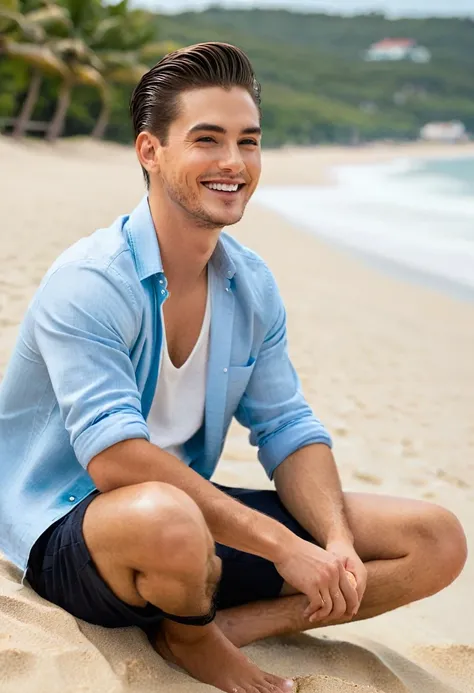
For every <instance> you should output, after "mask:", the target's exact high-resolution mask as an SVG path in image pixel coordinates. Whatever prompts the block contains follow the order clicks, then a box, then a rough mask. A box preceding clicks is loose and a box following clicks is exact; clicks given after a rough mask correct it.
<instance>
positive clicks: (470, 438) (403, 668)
mask: <svg viewBox="0 0 474 693" xmlns="http://www.w3.org/2000/svg"><path fill="white" fill-rule="evenodd" d="M453 152H454V153H456V154H458V153H460V154H465V153H470V154H471V155H472V154H473V153H474V147H473V145H465V146H462V147H440V146H435V145H410V146H403V147H394V146H391V145H383V146H378V147H366V148H361V149H354V150H345V149H342V148H337V149H335V148H333V149H331V148H321V149H314V150H295V149H288V150H282V151H278V152H268V153H266V155H265V163H264V165H265V169H264V175H263V183H265V182H266V183H271V184H297V183H298V184H302V183H307V184H330V182H331V173H330V170H329V168H328V167H330V166H331V165H332V164H335V163H357V162H370V161H381V160H388V159H391V158H393V157H395V156H399V155H402V156H415V157H419V156H442V155H450V154H452V153H453ZM142 191H143V187H142V182H141V178H140V172H139V168H138V165H137V164H136V163H135V159H134V153H133V151H132V150H130V149H128V148H124V147H118V146H115V145H109V144H97V143H92V142H90V141H84V140H72V141H68V142H62V143H60V144H59V145H58V146H55V147H47V146H45V145H44V144H42V143H31V142H28V143H26V144H20V145H19V144H13V143H12V142H11V141H9V140H5V139H1V138H0V216H1V219H2V232H1V234H2V235H1V238H2V243H1V245H0V267H1V274H0V377H1V374H2V373H3V371H4V368H5V365H6V363H7V360H8V356H9V354H10V352H11V349H12V346H13V344H14V340H15V337H16V333H17V329H18V324H19V321H20V320H21V318H22V315H23V313H24V311H25V309H26V307H27V305H28V302H29V300H30V298H31V296H32V295H33V292H34V290H35V288H36V286H37V285H38V283H39V281H40V279H41V277H42V275H43V273H44V272H45V270H46V269H47V267H48V266H49V264H50V263H51V262H52V260H53V259H54V258H55V257H56V256H57V255H58V254H59V253H60V252H61V250H62V249H63V248H65V247H66V246H68V245H69V244H70V243H72V242H73V241H75V240H76V239H77V238H79V237H80V236H82V235H85V234H88V233H90V232H91V231H92V230H94V229H95V228H97V227H98V226H101V225H108V224H109V223H110V222H111V221H112V220H113V219H114V218H115V217H116V216H117V215H119V214H122V213H125V212H128V211H130V210H131V209H132V208H133V206H134V205H135V204H136V202H137V201H138V200H139V198H140V196H141V194H142ZM232 232H233V233H235V235H236V236H237V237H238V238H239V239H240V240H241V241H243V242H244V243H246V244H248V245H250V246H251V247H252V248H254V249H255V250H256V251H257V252H259V253H260V254H262V255H263V256H264V257H265V258H266V260H267V261H268V263H269V264H270V266H271V267H272V269H273V271H274V272H275V274H276V276H277V278H278V281H279V284H280V287H281V291H282V293H283V296H284V299H285V302H286V306H287V310H288V324H289V335H290V351H291V355H292V357H293V360H294V363H295V365H296V367H297V369H298V371H299V373H300V375H301V379H302V383H303V387H304V390H305V393H306V395H307V398H308V400H309V401H310V403H311V404H312V405H313V407H314V409H315V411H316V412H317V414H318V415H319V416H320V417H321V418H322V419H323V421H324V422H325V423H326V424H327V426H328V427H329V429H330V430H331V432H332V433H333V435H334V440H335V455H336V458H337V461H338V464H339V469H340V473H341V477H342V480H343V485H344V488H345V489H346V490H357V491H364V492H375V493H390V494H398V495H403V496H410V497H414V498H420V499H428V500H433V501H435V502H439V503H442V504H443V505H445V506H447V507H449V508H451V509H452V510H454V511H456V512H457V514H458V516H459V517H460V519H461V520H462V522H463V524H464V526H465V528H466V530H467V533H468V539H469V543H470V547H471V549H472V545H473V541H474V530H473V527H474V488H473V487H474V396H473V387H472V386H473V383H474V358H473V354H474V305H473V304H470V303H466V302H465V303H463V302H461V301H459V302H457V301H455V300H454V299H452V298H449V297H447V296H444V295H443V294H441V293H437V292H435V291H434V290H428V289H426V288H423V287H420V286H415V285H409V284H403V283H401V282H400V281H399V280H396V279H394V278H392V277H387V276H385V275H383V274H382V273H381V271H379V270H377V269H376V268H374V267H369V266H366V265H365V264H363V262H362V261H361V260H359V259H354V258H352V257H351V256H350V255H348V254H347V253H344V252H342V251H339V250H337V249H335V248H333V247H329V246H327V245H325V244H323V243H322V242H321V241H319V240H318V239H316V238H315V237H314V236H312V235H311V234H309V233H305V232H303V231H300V230H298V229H296V228H293V227H292V226H291V225H290V224H289V223H288V222H287V221H284V220H282V219H281V218H279V217H278V216H277V215H276V214H274V213H271V212H269V211H267V210H264V209H262V208H260V207H258V206H257V205H256V204H252V205H250V206H249V209H248V211H247V214H246V216H245V218H244V220H243V221H242V222H241V223H240V224H239V225H238V226H237V227H235V228H234V229H233V231H232ZM216 479H217V480H220V481H221V482H224V483H228V484H239V485H247V486H249V487H262V488H263V487H269V486H270V484H269V482H268V481H267V480H266V477H265V476H264V474H263V472H262V470H261V468H260V466H259V465H258V462H256V454H255V450H254V449H252V448H250V447H249V445H248V443H247V436H246V432H245V431H244V430H243V429H241V428H240V427H239V426H237V425H236V426H234V427H233V428H232V429H231V432H230V435H229V438H228V441H227V445H226V449H225V453H224V456H223V460H222V462H221V465H220V467H219V470H218V473H217V476H216ZM427 569H429V567H427ZM20 577H21V576H20V571H19V570H18V569H17V568H15V567H14V566H12V564H11V563H9V562H8V561H6V560H4V559H1V558H0V691H1V693H13V692H14V693H19V692H21V693H79V692H81V693H92V692H94V693H118V692H121V693H122V692H123V693H125V692H126V693H155V692H157V691H160V692H161V691H166V692H168V691H173V692H176V693H187V692H188V691H189V692H191V693H199V692H200V691H206V690H209V691H210V690H214V689H211V688H210V687H207V686H204V685H202V684H199V683H197V682H195V681H193V680H192V679H190V678H189V677H188V676H187V675H185V674H184V673H183V672H180V671H178V670H176V669H174V668H171V667H169V666H168V665H167V664H165V663H164V662H163V661H162V660H161V659H160V658H159V657H158V655H156V654H155V653H154V652H153V650H152V649H151V647H150V646H149V644H148V642H147V640H146V638H145V636H144V634H143V633H142V632H141V631H139V630H138V629H134V628H132V629H122V630H118V631H111V630H106V629H102V628H99V627H95V626H91V625H88V624H86V623H84V622H81V621H78V620H76V619H74V618H73V617H72V616H70V615H68V614H67V613H65V612H64V611H62V610H61V609H59V608H57V607H55V606H53V605H51V604H48V603H47V602H45V601H44V600H43V599H41V598H40V597H38V596H37V595H36V594H35V593H34V592H33V591H32V590H31V588H29V586H28V585H25V586H23V587H22V586H21V585H20ZM473 581H474V560H473V559H472V558H471V559H469V561H468V564H467V566H466V568H465V571H464V573H463V574H462V576H461V577H460V578H459V579H458V580H457V581H456V583H455V584H454V585H452V586H451V587H450V588H448V589H447V590H445V591H443V592H442V593H441V594H439V595H437V596H435V597H432V598H430V599H427V600H424V601H423V602H420V603H417V604H413V605H410V606H409V607H405V608H403V609H399V610H398V611H395V612H393V613H391V614H386V615H384V616H380V617H378V618H376V619H372V620H370V621H366V622H364V623H352V624H349V625H346V626H340V627H337V628H326V629H319V630H314V631H312V632H311V633H310V634H305V635H296V636H289V637H285V638H278V639H271V640H267V641H264V642H261V643H258V644H256V645H253V646H251V647H248V648H246V650H245V651H246V653H247V655H248V656H249V657H250V658H251V659H252V660H254V661H255V662H256V663H257V664H259V665H260V666H262V667H264V668H267V669H268V670H270V671H273V672H274V673H278V674H281V675H285V676H295V677H300V678H299V680H298V690H299V691H300V692H301V693H316V692H317V693H402V692H403V693H406V692H407V691H409V692H410V693H453V692H454V691H458V692H465V693H467V692H468V691H474V627H473V625H472V621H471V620H469V619H468V617H467V612H468V611H469V609H470V607H469V604H471V605H472V585H473Z"/></svg>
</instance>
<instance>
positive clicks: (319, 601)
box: [303, 592, 324, 618]
mask: <svg viewBox="0 0 474 693" xmlns="http://www.w3.org/2000/svg"><path fill="white" fill-rule="evenodd" d="M323 606H324V599H323V596H322V594H321V592H320V593H319V597H315V599H314V600H312V601H311V602H310V603H309V604H308V606H307V607H306V609H305V610H304V614H303V616H304V617H305V618H309V617H310V616H312V615H313V614H316V613H317V612H318V611H320V609H322V608H323Z"/></svg>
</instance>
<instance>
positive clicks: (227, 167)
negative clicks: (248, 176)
mask: <svg viewBox="0 0 474 693" xmlns="http://www.w3.org/2000/svg"><path fill="white" fill-rule="evenodd" d="M218 166H219V169H220V170H221V171H227V172H228V173H234V174H237V173H240V172H241V171H243V170H244V168H245V165H244V162H243V159H242V154H241V152H240V149H239V147H238V146H237V145H236V146H232V145H229V147H226V148H225V150H223V151H222V156H221V158H220V161H219V162H218Z"/></svg>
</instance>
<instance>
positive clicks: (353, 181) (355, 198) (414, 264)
mask: <svg viewBox="0 0 474 693" xmlns="http://www.w3.org/2000/svg"><path fill="white" fill-rule="evenodd" d="M452 163H453V162H451V164H452ZM472 163H473V167H472V172H473V181H474V161H473V162H472ZM452 168H453V167H452V166H451V171H452ZM333 172H334V174H335V177H336V180H337V185H335V186H333V187H310V186H307V187H298V186H295V187H264V188H262V189H260V190H259V191H258V192H257V193H256V200H257V201H258V202H260V203H261V204H263V205H265V206H267V207H269V208H271V209H273V210H275V211H277V212H279V213H281V214H282V215H284V216H285V217H287V218H289V219H291V220H292V221H293V222H297V223H298V224H301V225H303V226H305V227H307V228H309V229H310V230H312V231H314V232H316V233H317V234H318V235H319V236H321V237H324V238H325V239H327V240H329V241H331V242H334V243H338V244H342V245H344V246H345V247H347V248H350V249H353V250H355V251H358V252H359V253H360V252H362V253H363V254H364V255H365V256H366V257H372V258H376V259H378V260H383V261H384V262H385V264H386V265H390V266H392V268H397V271H398V272H399V273H400V272H401V273H402V274H404V275H411V276H412V277H414V276H416V277H417V278H418V279H424V280H428V281H430V282H431V283H433V282H436V283H437V284H438V285H440V286H442V285H445V286H446V288H451V289H454V290H456V288H457V289H459V292H460V293H462V294H464V293H466V292H467V293H471V292H473V293H474V196H472V195H469V194H466V193H467V192H468V186H467V181H464V180H463V179H462V177H455V176H452V175H448V173H446V174H445V172H444V171H443V169H442V167H441V171H439V170H434V171H433V170H431V169H430V167H429V165H427V163H426V162H423V161H421V160H420V161H413V160H406V159H398V160H396V161H394V162H391V163H389V164H377V165H370V166H366V165H364V166H362V165H361V166H343V167H338V168H336V169H334V171H333ZM459 292H458V293H459Z"/></svg>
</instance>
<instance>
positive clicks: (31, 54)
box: [3, 39, 70, 77]
mask: <svg viewBox="0 0 474 693" xmlns="http://www.w3.org/2000/svg"><path fill="white" fill-rule="evenodd" d="M3 50H4V51H5V53H6V55H8V56H10V57H12V58H21V59H22V60H24V61H25V62H27V63H29V64H30V65H33V66H34V67H38V68H40V69H41V70H44V71H45V72H50V73H52V74H56V75H61V76H62V77H68V76H69V75H70V72H69V70H68V68H67V65H66V64H65V63H64V62H63V61H62V60H61V59H60V58H59V57H58V56H57V55H55V54H54V53H53V51H52V50H51V49H50V48H49V47H48V46H38V45H35V44H33V43H18V42H16V41H13V40H8V39H7V40H5V41H4V43H3Z"/></svg>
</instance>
